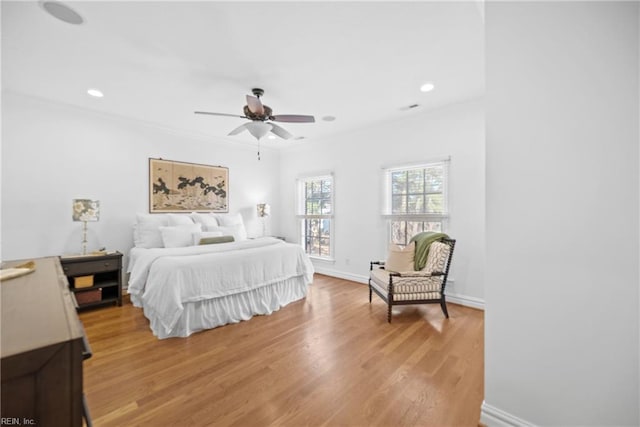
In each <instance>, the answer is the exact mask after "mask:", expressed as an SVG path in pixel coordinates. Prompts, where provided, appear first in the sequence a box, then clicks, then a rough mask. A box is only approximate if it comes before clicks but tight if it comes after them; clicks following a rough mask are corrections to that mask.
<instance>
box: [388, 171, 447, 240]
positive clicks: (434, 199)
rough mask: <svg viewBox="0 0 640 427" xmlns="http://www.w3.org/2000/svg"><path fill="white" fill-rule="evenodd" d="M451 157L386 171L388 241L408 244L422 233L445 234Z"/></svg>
mask: <svg viewBox="0 0 640 427" xmlns="http://www.w3.org/2000/svg"><path fill="white" fill-rule="evenodd" d="M449 163H450V161H449V158H446V159H441V160H432V161H425V162H421V163H412V164H405V165H399V166H393V167H385V168H383V179H382V181H383V197H382V200H383V207H382V216H383V218H385V219H386V220H387V225H388V233H389V234H388V242H389V243H391V244H396V245H403V246H404V245H407V244H408V243H409V241H410V240H411V237H413V236H414V235H416V234H418V233H420V232H422V231H438V232H446V230H447V221H448V219H449V191H448V190H449V189H448V187H449Z"/></svg>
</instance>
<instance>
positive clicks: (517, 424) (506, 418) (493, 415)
mask: <svg viewBox="0 0 640 427" xmlns="http://www.w3.org/2000/svg"><path fill="white" fill-rule="evenodd" d="M480 423H482V424H484V425H485V426H487V427H534V426H535V424H532V423H530V422H528V421H525V420H523V419H522V418H518V417H516V416H515V415H512V414H510V413H508V412H505V411H503V410H502V409H498V408H496V407H495V406H491V405H489V404H487V402H485V401H483V402H482V409H481V410H480Z"/></svg>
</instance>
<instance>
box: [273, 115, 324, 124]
mask: <svg viewBox="0 0 640 427" xmlns="http://www.w3.org/2000/svg"><path fill="white" fill-rule="evenodd" d="M269 120H273V121H275V122H287V123H314V122H315V121H316V119H315V118H314V117H313V116H302V115H299V114H278V115H277V116H271V117H269Z"/></svg>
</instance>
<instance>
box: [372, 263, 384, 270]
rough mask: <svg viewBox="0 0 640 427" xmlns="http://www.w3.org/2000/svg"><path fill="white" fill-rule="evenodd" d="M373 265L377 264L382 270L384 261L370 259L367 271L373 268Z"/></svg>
mask: <svg viewBox="0 0 640 427" xmlns="http://www.w3.org/2000/svg"><path fill="white" fill-rule="evenodd" d="M374 265H377V266H378V268H381V269H383V270H384V261H371V262H370V263H369V271H371V270H373V266H374Z"/></svg>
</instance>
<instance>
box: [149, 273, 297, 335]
mask: <svg viewBox="0 0 640 427" xmlns="http://www.w3.org/2000/svg"><path fill="white" fill-rule="evenodd" d="M308 286H309V285H308V284H307V283H306V280H305V278H304V276H298V277H293V278H290V279H286V280H283V281H281V282H276V283H274V284H271V285H267V286H262V287H260V288H257V289H253V290H250V291H247V292H243V293H240V294H234V295H228V296H224V297H219V298H213V299H208V300H204V301H196V302H187V303H183V306H184V311H183V312H182V315H181V316H180V318H179V319H178V322H177V323H176V324H175V326H174V327H173V328H172V329H171V330H166V328H165V327H164V326H163V325H162V322H161V320H160V318H159V317H158V316H156V315H155V313H154V311H153V309H151V308H149V307H145V308H144V315H145V316H146V317H147V319H149V322H150V326H151V330H152V331H153V334H154V335H155V336H156V337H158V339H164V338H171V337H188V336H189V335H191V334H192V333H194V332H198V331H202V330H204V329H211V328H215V327H218V326H222V325H226V324H228V323H238V322H240V321H241V320H249V319H251V318H252V317H253V316H255V315H260V314H263V315H264V314H271V313H273V312H274V311H278V310H279V309H280V308H282V307H284V306H285V305H287V304H290V303H292V302H294V301H297V300H299V299H302V298H304V297H305V296H306V295H307V289H308Z"/></svg>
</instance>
